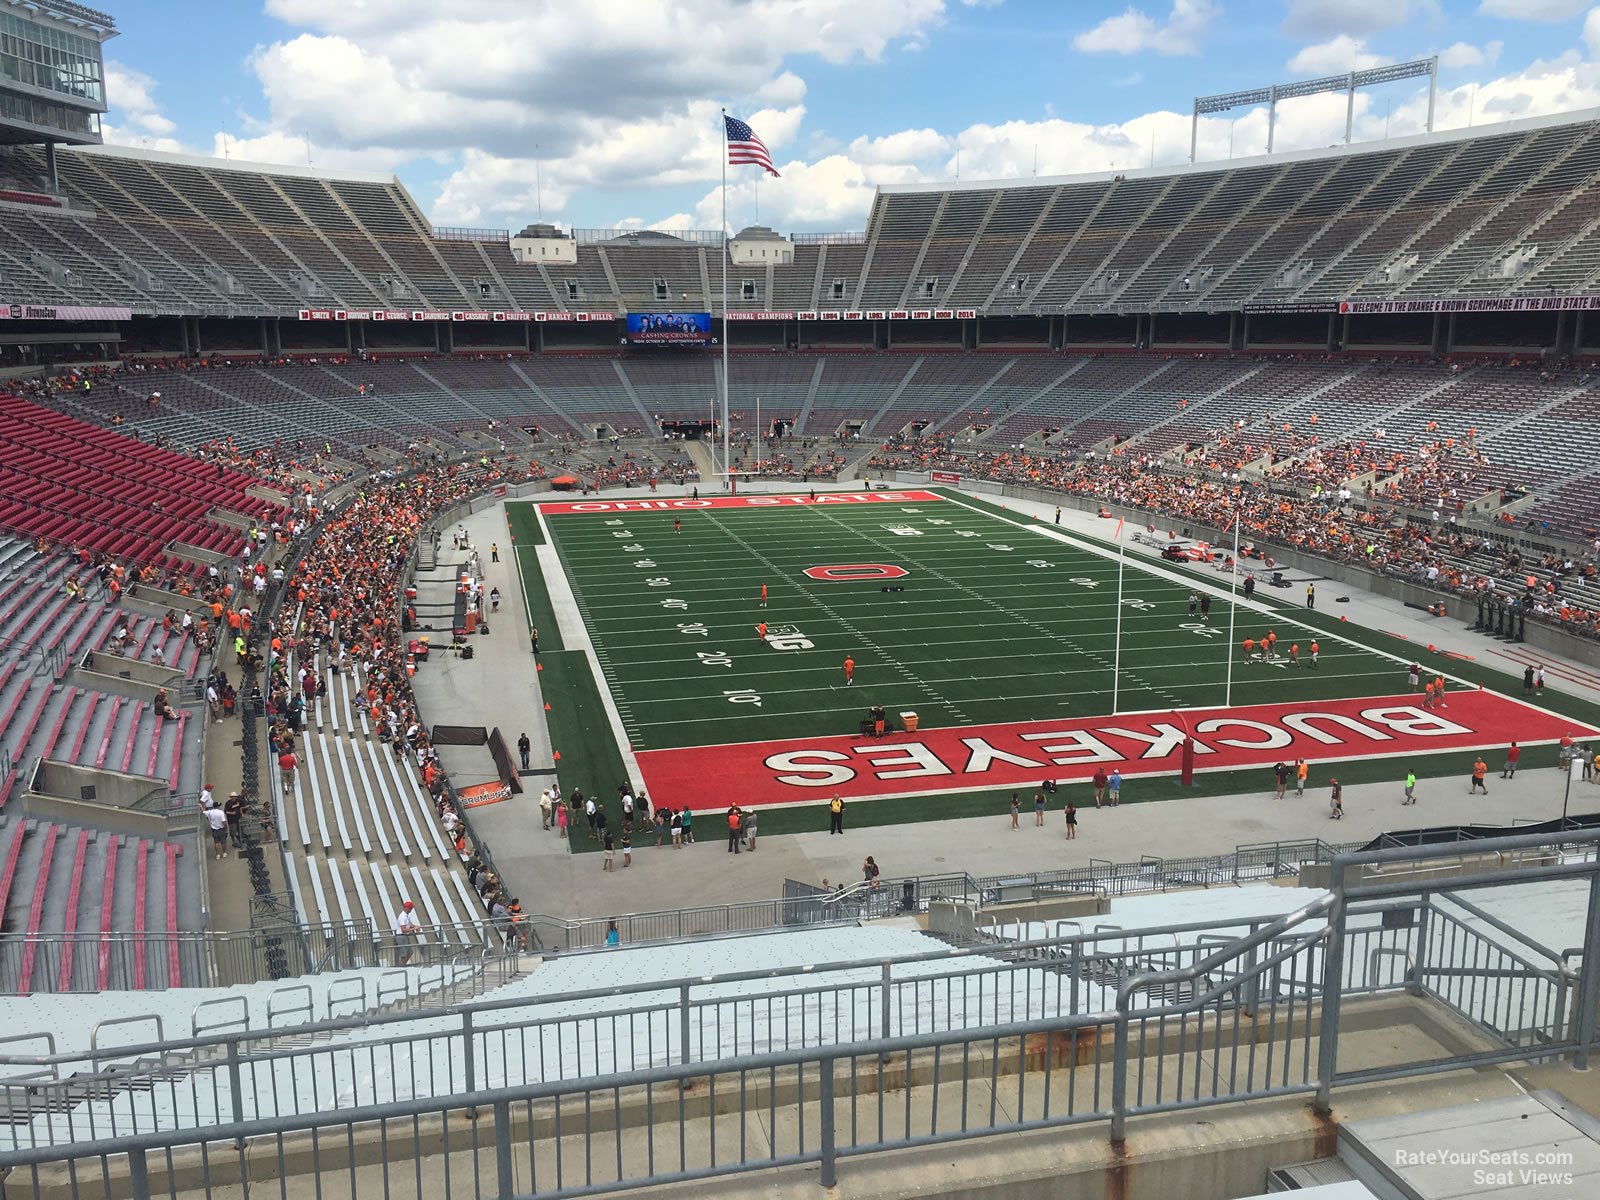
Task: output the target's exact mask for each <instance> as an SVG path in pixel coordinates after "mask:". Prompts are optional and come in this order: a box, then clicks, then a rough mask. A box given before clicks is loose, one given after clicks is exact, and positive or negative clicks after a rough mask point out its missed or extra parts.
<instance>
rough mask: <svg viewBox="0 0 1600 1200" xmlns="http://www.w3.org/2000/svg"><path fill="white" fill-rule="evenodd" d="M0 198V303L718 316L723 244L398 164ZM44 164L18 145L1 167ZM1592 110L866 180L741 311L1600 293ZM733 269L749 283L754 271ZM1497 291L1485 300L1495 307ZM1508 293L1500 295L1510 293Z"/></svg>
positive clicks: (144, 155)
mask: <svg viewBox="0 0 1600 1200" xmlns="http://www.w3.org/2000/svg"><path fill="white" fill-rule="evenodd" d="M58 159H59V166H60V177H61V184H62V189H63V194H62V195H60V196H52V195H43V194H41V195H29V194H28V193H26V192H16V191H12V192H8V193H7V194H6V195H5V196H4V197H0V208H4V209H5V213H6V219H5V221H4V222H3V223H0V277H3V278H4V280H5V293H6V296H5V298H6V299H7V300H10V301H34V302H40V303H47V304H61V305H79V306H85V307H94V306H116V307H119V308H120V307H126V308H128V309H130V310H131V311H132V312H134V313H136V314H181V315H237V316H282V315H290V316H292V315H294V314H296V313H297V312H299V311H301V310H303V309H307V308H315V309H342V310H346V311H353V312H362V311H370V310H391V311H396V310H398V311H403V312H404V313H405V314H406V315H407V316H410V315H411V314H412V313H414V312H418V311H421V312H427V313H430V314H431V315H433V316H435V317H438V316H439V315H441V314H442V315H443V316H445V317H448V316H449V315H450V314H451V313H452V312H455V311H461V310H464V309H465V310H473V311H484V310H488V311H491V312H510V313H523V314H526V313H533V312H585V313H593V312H601V313H611V312H621V311H627V310H629V309H639V308H648V307H654V306H655V305H657V304H659V303H660V301H659V300H657V299H655V297H656V296H658V295H659V294H660V288H661V285H663V284H664V285H665V291H666V294H667V295H668V296H670V297H673V298H674V303H678V302H683V303H687V304H690V305H693V306H698V307H704V308H707V309H715V308H716V307H717V306H718V296H717V295H716V292H717V291H718V290H719V289H718V288H716V287H714V285H713V284H712V282H711V281H712V280H714V279H716V278H718V277H719V275H720V270H719V269H718V264H717V263H716V255H717V253H718V250H717V248H716V247H715V245H708V244H707V243H706V241H704V240H696V241H688V240H685V241H683V242H682V243H681V244H675V243H674V242H673V241H672V240H671V239H664V238H652V239H649V241H648V243H646V242H644V241H643V240H640V241H639V242H638V243H637V244H635V243H634V242H632V241H629V240H623V239H615V238H606V239H601V238H591V237H579V238H577V239H576V241H577V246H576V251H577V253H576V262H575V263H570V264H546V263H536V264H531V265H528V264H521V263H518V262H516V261H515V260H514V259H513V257H512V254H511V251H510V246H509V240H508V239H507V238H506V237H505V235H504V234H495V233H493V232H490V231H455V232H452V233H450V234H449V235H448V236H440V235H439V234H437V233H436V231H435V230H434V229H433V228H432V226H431V225H430V224H429V223H428V221H427V219H426V218H425V217H424V216H423V214H422V211H421V209H420V208H419V206H418V205H417V204H416V202H415V201H414V200H413V199H412V197H411V196H410V195H409V193H407V191H406V190H405V188H404V187H403V186H402V185H401V184H400V183H399V182H398V181H397V180H395V179H393V178H392V177H384V176H370V175H368V176H362V175H350V174H344V175H332V174H324V173H321V172H313V171H310V170H307V169H302V168H292V167H246V166H243V165H241V164H235V163H231V162H227V161H222V160H216V159H202V158H189V157H184V156H177V155H168V154H159V153H154V152H148V151H135V150H129V149H113V148H102V149H96V150H91V151H70V152H63V153H61V154H60V155H59V156H58ZM44 170H45V164H44V159H43V155H42V154H41V153H40V152H38V151H35V150H30V149H18V150H16V151H14V152H12V154H11V155H10V159H9V171H8V174H10V175H11V176H12V177H13V178H20V179H22V180H23V181H26V180H27V179H28V178H30V177H42V176H43V174H44ZM1597 225H1600V112H1595V111H1592V110H1591V111H1588V112H1584V113H1581V114H1577V115H1576V116H1573V115H1568V116H1563V117H1560V118H1536V119H1528V120H1521V121H1513V122H1506V123H1503V124H1499V125H1494V126H1490V127H1486V128H1480V129H1471V130H1458V131H1453V132H1446V133H1439V134H1433V135H1429V136H1425V137H1424V136H1419V137H1412V138H1402V139H1394V140H1390V141H1386V142H1383V143H1379V144H1376V145H1371V144H1369V145H1358V146H1353V147H1338V148H1334V149H1330V150H1318V151H1304V152H1297V153H1287V154H1279V155H1274V156H1272V157H1270V158H1252V159H1241V160H1237V161H1233V162H1228V163H1221V164H1218V163H1207V164H1197V165H1193V166H1186V167H1180V168H1157V169H1152V170H1144V171H1128V172H1126V173H1119V174H1115V175H1108V174H1101V175H1084V176H1075V177H1070V178H1060V179H1029V180H1025V181H1014V182H999V183H983V184H973V185H963V186H956V187H947V186H943V185H914V186H904V187H893V188H883V189H880V191H879V194H878V196H877V197H876V200H875V202H874V204H873V208H872V213H871V217H870V219H869V222H868V228H867V231H866V234H865V236H864V238H850V239H825V238H824V239H800V240H797V241H796V242H795V243H794V245H793V253H792V255H791V257H790V260H789V261H788V262H781V261H779V262H774V263H772V264H770V265H762V266H757V267H754V268H752V267H749V266H738V267H735V268H734V275H735V278H736V279H738V280H739V284H738V285H737V290H738V292H739V298H738V299H737V300H735V301H733V302H731V303H730V308H731V309H737V310H744V311H746V312H772V311H782V312H786V313H790V314H793V313H804V312H809V311H816V310H837V311H854V312H864V313H875V312H881V314H882V315H883V316H885V317H887V316H889V315H890V314H891V313H893V314H896V315H899V314H900V313H901V312H903V311H906V310H915V309H923V310H927V311H928V313H929V315H934V314H935V313H937V314H938V315H942V316H956V315H962V316H966V315H975V314H990V315H1006V314H1030V313H1031V314H1045V313H1051V314H1059V313H1062V312H1067V313H1127V312H1139V311H1162V312H1168V311H1170V312H1200V313H1207V312H1225V311H1237V310H1240V309H1245V310H1248V309H1250V308H1252V307H1258V306H1291V307H1305V308H1311V309H1313V310H1318V311H1320V310H1322V309H1324V308H1327V309H1329V310H1331V309H1332V307H1333V306H1335V305H1338V304H1339V303H1341V302H1346V301H1353V302H1362V301H1406V300H1416V299H1438V298H1452V299H1456V298H1479V299H1485V300H1487V299H1489V298H1506V299H1508V300H1512V299H1525V298H1532V297H1564V298H1571V297H1577V296H1582V295H1584V294H1586V293H1588V292H1591V291H1596V290H1600V239H1597V238H1595V237H1593V236H1592V235H1593V233H1594V232H1595V229H1596V226H1597ZM747 280H748V285H749V286H748V287H747V286H745V283H746V281H747ZM1487 307H1495V306H1494V305H1488V306H1487ZM1505 307H1510V305H1505Z"/></svg>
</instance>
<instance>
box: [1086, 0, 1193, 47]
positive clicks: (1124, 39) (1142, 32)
mask: <svg viewBox="0 0 1600 1200" xmlns="http://www.w3.org/2000/svg"><path fill="white" fill-rule="evenodd" d="M1221 15H1222V6H1221V5H1220V4H1218V3H1216V0H1172V11H1171V12H1169V13H1168V14H1167V19H1166V20H1165V21H1157V20H1156V19H1155V18H1154V17H1152V16H1150V15H1149V14H1148V13H1146V12H1144V11H1143V10H1142V9H1138V8H1133V7H1129V8H1127V9H1125V10H1124V11H1123V12H1121V13H1119V14H1118V15H1117V16H1114V17H1107V18H1106V19H1105V20H1104V21H1101V22H1100V24H1098V25H1096V26H1095V27H1094V28H1093V29H1089V30H1086V31H1085V32H1083V33H1080V34H1078V35H1077V36H1076V37H1074V38H1073V39H1072V45H1073V47H1074V48H1075V49H1078V50H1081V51H1082V52H1083V53H1085V54H1137V53H1139V52H1140V51H1142V50H1153V51H1154V52H1155V53H1157V54H1165V55H1175V54H1198V53H1200V44H1201V43H1202V42H1204V41H1205V39H1206V35H1207V34H1208V33H1209V32H1210V29H1211V24H1212V22H1213V21H1215V20H1216V19H1217V18H1218V17H1220V16H1221Z"/></svg>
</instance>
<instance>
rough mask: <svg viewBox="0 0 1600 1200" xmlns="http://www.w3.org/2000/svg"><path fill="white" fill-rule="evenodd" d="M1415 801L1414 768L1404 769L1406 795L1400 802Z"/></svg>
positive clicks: (1415, 774)
mask: <svg viewBox="0 0 1600 1200" xmlns="http://www.w3.org/2000/svg"><path fill="white" fill-rule="evenodd" d="M1416 802H1417V773H1416V771H1414V770H1409V769H1408V770H1407V771H1406V795H1405V799H1404V800H1402V801H1400V803H1401V804H1415V803H1416Z"/></svg>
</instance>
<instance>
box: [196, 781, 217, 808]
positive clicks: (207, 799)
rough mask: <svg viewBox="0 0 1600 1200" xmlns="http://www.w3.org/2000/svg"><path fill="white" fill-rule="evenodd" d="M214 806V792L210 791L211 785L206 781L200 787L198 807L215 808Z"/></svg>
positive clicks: (215, 799)
mask: <svg viewBox="0 0 1600 1200" xmlns="http://www.w3.org/2000/svg"><path fill="white" fill-rule="evenodd" d="M216 806H217V797H216V794H215V793H213V792H212V790H211V785H210V784H209V783H208V784H206V785H205V787H203V788H201V789H200V807H201V808H205V809H210V808H215V807H216Z"/></svg>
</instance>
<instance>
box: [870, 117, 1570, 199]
mask: <svg viewBox="0 0 1600 1200" xmlns="http://www.w3.org/2000/svg"><path fill="white" fill-rule="evenodd" d="M1585 121H1600V108H1582V109H1576V110H1574V111H1572V112H1563V113H1547V114H1544V115H1541V116H1537V117H1513V118H1511V119H1510V120H1506V121H1496V122H1494V123H1493V124H1487V125H1468V126H1464V127H1462V128H1460V129H1438V130H1435V131H1434V132H1432V133H1411V134H1405V135H1404V136H1401V137H1389V138H1382V139H1380V140H1378V141H1372V142H1351V143H1349V144H1348V145H1333V146H1314V147H1310V148H1308V149H1304V150H1275V151H1273V152H1272V153H1271V154H1251V155H1240V156H1238V157H1235V158H1217V159H1207V160H1204V161H1202V162H1186V163H1164V164H1160V165H1157V166H1153V167H1107V168H1106V169H1105V170H1103V171H1079V172H1075V173H1073V174H1068V175H1030V176H1014V177H1012V178H1009V179H974V180H971V181H968V180H949V179H947V180H942V181H937V182H929V183H880V184H879V185H878V194H879V195H889V194H900V193H911V192H981V191H992V190H994V189H996V188H1020V187H1057V186H1060V185H1062V184H1072V183H1093V182H1097V181H1098V182H1110V181H1112V180H1115V179H1117V178H1119V177H1120V178H1123V179H1158V178H1165V177H1167V176H1171V175H1187V174H1193V173H1197V172H1209V171H1218V170H1234V169H1237V168H1240V167H1260V166H1272V165H1274V164H1283V163H1295V162H1311V161H1315V160H1318V159H1333V158H1343V157H1346V156H1349V155H1353V154H1371V153H1374V152H1376V151H1380V150H1403V149H1408V148H1411V147H1415V146H1426V145H1432V144H1438V143H1441V142H1462V141H1471V140H1472V139H1474V138H1483V137H1494V136H1495V135H1497V134H1503V133H1525V132H1531V131H1534V130H1539V129H1551V128H1554V127H1556V126H1560V125H1575V124H1580V123H1582V122H1585Z"/></svg>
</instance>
